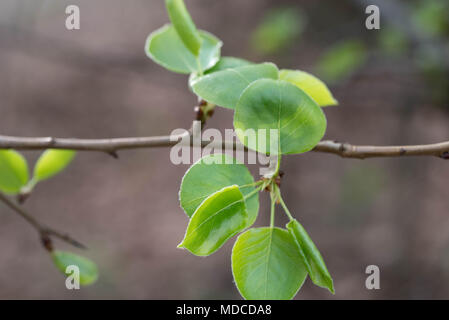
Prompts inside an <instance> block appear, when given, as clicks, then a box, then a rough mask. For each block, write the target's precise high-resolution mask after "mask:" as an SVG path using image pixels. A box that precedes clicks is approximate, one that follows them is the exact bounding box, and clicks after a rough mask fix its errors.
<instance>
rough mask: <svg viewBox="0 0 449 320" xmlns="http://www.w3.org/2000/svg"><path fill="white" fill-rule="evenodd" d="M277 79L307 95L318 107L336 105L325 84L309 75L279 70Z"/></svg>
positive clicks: (302, 72) (297, 71)
mask: <svg viewBox="0 0 449 320" xmlns="http://www.w3.org/2000/svg"><path fill="white" fill-rule="evenodd" d="M279 79H281V80H285V81H288V82H290V83H292V84H294V85H295V86H297V87H298V88H299V89H301V90H303V91H304V92H305V93H307V94H308V95H309V96H310V97H311V98H312V99H313V100H315V102H316V103H318V105H319V106H320V107H327V106H335V105H338V101H337V100H335V98H334V97H333V96H332V93H331V92H330V91H329V88H328V87H327V86H326V84H325V83H324V82H323V81H321V80H320V79H318V78H317V77H315V76H313V75H311V74H310V73H307V72H304V71H299V70H281V71H280V73H279Z"/></svg>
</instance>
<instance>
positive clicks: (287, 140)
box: [234, 79, 326, 154]
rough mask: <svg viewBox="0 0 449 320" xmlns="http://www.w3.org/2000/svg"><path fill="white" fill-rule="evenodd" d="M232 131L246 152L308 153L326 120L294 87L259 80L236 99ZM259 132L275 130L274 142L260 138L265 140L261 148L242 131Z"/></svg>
mask: <svg viewBox="0 0 449 320" xmlns="http://www.w3.org/2000/svg"><path fill="white" fill-rule="evenodd" d="M234 127H235V129H236V132H237V136H238V138H239V139H240V141H241V142H242V143H243V144H245V145H246V146H247V147H248V148H250V149H253V150H256V151H259V152H262V153H267V152H271V154H295V153H303V152H307V151H310V150H312V149H313V148H314V147H315V146H316V145H317V144H318V142H319V141H320V140H321V138H322V137H323V136H324V133H325V131H326V117H325V116H324V113H323V111H322V110H321V108H320V107H319V106H318V105H317V103H316V102H315V101H313V100H312V98H310V97H309V95H307V94H306V93H305V92H304V91H302V90H301V89H299V88H298V87H296V86H295V85H293V84H291V83H289V82H286V81H283V80H269V79H262V80H257V81H255V82H253V83H252V84H251V85H250V86H249V87H248V88H247V89H246V90H245V91H244V92H243V94H242V96H241V97H240V99H239V101H238V103H237V107H236V111H235V116H234ZM259 129H265V130H266V133H267V134H270V130H277V133H278V137H277V138H278V139H277V141H270V139H268V138H267V137H265V136H264V137H262V135H261V134H260V135H258V139H257V140H259V139H266V148H263V147H261V146H260V144H259V142H258V141H254V140H255V139H247V138H246V137H245V131H246V130H254V131H255V132H256V133H257V132H258V130H259ZM271 138H273V137H272V136H271ZM274 138H276V137H274ZM274 144H276V145H274ZM271 149H273V150H271Z"/></svg>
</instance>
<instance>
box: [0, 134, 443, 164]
mask: <svg viewBox="0 0 449 320" xmlns="http://www.w3.org/2000/svg"><path fill="white" fill-rule="evenodd" d="M187 136H188V133H187V131H186V134H185V135H179V136H154V137H136V138H115V139H72V138H52V137H42V138H22V137H10V136H0V149H16V150H42V149H49V148H51V149H70V150H78V151H99V152H106V153H108V154H116V153H117V151H119V150H126V149H143V148H158V147H172V146H174V145H176V144H178V143H180V142H181V140H183V139H185V140H187V139H186V137H187ZM187 138H188V137H187ZM211 143H212V144H213V145H215V146H219V147H222V148H229V149H234V150H235V149H239V150H241V149H244V147H243V146H242V145H241V144H240V143H239V142H233V141H224V142H211V141H209V140H201V146H206V145H209V144H211ZM188 144H189V145H192V144H193V139H192V137H190V139H189V140H188ZM313 151H314V152H321V153H331V154H335V155H339V156H341V157H343V158H357V159H365V158H374V157H404V156H435V157H439V158H443V159H448V158H449V141H446V142H441V143H435V144H425V145H409V146H368V145H366V146H357V145H352V144H349V143H341V142H337V141H331V140H327V141H322V142H320V143H319V144H318V145H317V146H316V147H315V149H314V150H313Z"/></svg>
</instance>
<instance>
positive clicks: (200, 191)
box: [179, 154, 259, 227]
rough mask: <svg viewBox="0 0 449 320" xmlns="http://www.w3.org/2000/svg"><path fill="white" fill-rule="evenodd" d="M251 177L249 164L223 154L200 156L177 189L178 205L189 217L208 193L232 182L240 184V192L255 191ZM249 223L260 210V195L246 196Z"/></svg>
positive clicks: (249, 223)
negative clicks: (239, 162)
mask: <svg viewBox="0 0 449 320" xmlns="http://www.w3.org/2000/svg"><path fill="white" fill-rule="evenodd" d="M252 184H254V179H253V176H252V175H251V173H250V172H249V170H248V168H247V167H246V166H245V165H243V164H238V163H237V162H236V160H235V159H234V158H232V157H230V156H228V155H226V154H214V155H210V156H207V157H204V158H202V159H200V160H199V161H198V162H197V163H195V164H193V165H192V166H191V167H190V169H189V170H188V171H187V172H186V174H185V175H184V177H183V179H182V182H181V189H180V191H179V199H180V202H181V207H182V208H183V209H184V211H185V212H186V214H187V215H188V216H189V217H191V216H192V215H193V213H194V212H195V211H196V209H197V208H198V206H199V205H200V204H201V203H202V202H203V201H204V200H205V199H206V198H208V197H209V196H210V195H211V194H213V193H215V192H217V191H219V190H221V189H223V188H225V187H228V186H232V185H237V186H239V188H240V191H241V192H242V194H243V196H246V195H248V194H250V193H251V192H254V190H255V188H254V186H251V185H252ZM245 205H246V208H247V211H248V224H247V226H246V227H249V226H251V225H252V224H253V223H254V222H255V221H256V218H257V214H258V212H259V195H258V194H257V193H256V194H254V195H253V196H251V197H248V198H246V199H245Z"/></svg>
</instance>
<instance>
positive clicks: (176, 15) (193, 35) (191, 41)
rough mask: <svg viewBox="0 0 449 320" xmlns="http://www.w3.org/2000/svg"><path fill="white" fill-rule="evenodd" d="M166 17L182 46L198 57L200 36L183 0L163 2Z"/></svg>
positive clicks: (166, 0)
mask: <svg viewBox="0 0 449 320" xmlns="http://www.w3.org/2000/svg"><path fill="white" fill-rule="evenodd" d="M165 4H166V6H167V11H168V15H169V16H170V20H171V22H172V24H173V26H174V27H175V29H176V32H177V33H178V35H179V37H180V38H181V40H182V42H183V43H184V45H185V46H186V47H187V48H188V49H189V50H190V52H192V53H193V55H194V56H198V54H199V52H200V48H201V42H202V39H201V36H200V34H199V32H198V30H197V29H196V27H195V23H194V22H193V20H192V17H191V16H190V14H189V12H188V11H187V8H186V6H185V4H184V1H183V0H165Z"/></svg>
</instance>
